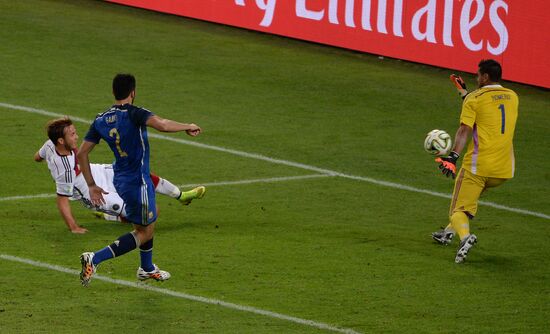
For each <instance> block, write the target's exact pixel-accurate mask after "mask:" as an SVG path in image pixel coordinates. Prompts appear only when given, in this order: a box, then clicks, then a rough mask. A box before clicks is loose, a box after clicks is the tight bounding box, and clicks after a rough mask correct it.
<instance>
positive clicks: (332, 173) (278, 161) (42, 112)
mask: <svg viewBox="0 0 550 334" xmlns="http://www.w3.org/2000/svg"><path fill="white" fill-rule="evenodd" d="M0 107H3V108H7V109H12V110H21V111H26V112H30V113H35V114H40V115H46V116H53V117H62V116H65V115H63V114H58V113H53V112H50V111H46V110H42V109H36V108H30V107H24V106H18V105H13V104H9V103H2V102H0ZM70 117H71V119H73V120H74V121H78V122H82V123H86V124H90V123H91V121H89V120H86V119H83V118H79V117H73V116H70ZM149 137H152V138H158V139H164V140H168V141H172V142H176V143H180V144H185V145H190V146H195V147H200V148H205V149H209V150H214V151H219V152H225V153H230V154H233V155H237V156H240V157H245V158H251V159H256V160H262V161H267V162H270V163H274V164H279V165H285V166H291V167H296V168H301V169H305V170H310V171H314V172H317V173H321V174H326V175H330V176H339V177H343V178H347V179H352V180H357V181H363V182H369V183H373V184H377V185H381V186H384V187H390V188H395V189H401V190H407V191H412V192H416V193H423V194H428V195H432V196H437V197H444V198H450V195H448V194H443V193H439V192H435V191H431V190H427V189H420V188H416V187H411V186H407V185H404V184H400V183H394V182H388V181H382V180H377V179H373V178H370V177H364V176H356V175H349V174H344V173H340V172H337V171H333V170H330V169H325V168H319V167H315V166H310V165H306V164H302V163H298V162H293V161H288V160H282V159H275V158H270V157H266V156H264V155H261V154H256V153H248V152H243V151H237V150H233V149H229V148H225V147H220V146H214V145H207V144H201V143H198V142H194V141H190V140H185V139H180V138H175V137H168V136H164V135H159V134H156V133H149ZM479 204H480V205H485V206H490V207H492V208H495V209H498V210H504V211H509V212H514V213H520V214H524V215H529V216H534V217H538V218H543V219H548V220H550V215H548V214H545V213H541V212H537V211H530V210H525V209H520V208H513V207H509V206H505V205H501V204H496V203H491V202H481V201H480V202H479Z"/></svg>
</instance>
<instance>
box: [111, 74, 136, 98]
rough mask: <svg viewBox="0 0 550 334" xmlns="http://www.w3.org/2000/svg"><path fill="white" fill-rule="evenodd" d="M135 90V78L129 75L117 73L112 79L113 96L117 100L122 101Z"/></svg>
mask: <svg viewBox="0 0 550 334" xmlns="http://www.w3.org/2000/svg"><path fill="white" fill-rule="evenodd" d="M135 89H136V78H134V76H133V75H131V74H122V73H119V74H117V75H116V76H115V78H114V79H113V95H114V96H115V99H117V100H124V99H125V98H127V97H128V96H130V93H131V92H132V91H133V90H135Z"/></svg>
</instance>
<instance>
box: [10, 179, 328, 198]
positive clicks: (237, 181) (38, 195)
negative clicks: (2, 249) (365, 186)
mask: <svg viewBox="0 0 550 334" xmlns="http://www.w3.org/2000/svg"><path fill="white" fill-rule="evenodd" d="M330 176H331V175H326V174H311V175H296V176H280V177H270V178H265V179H250V180H236V181H220V182H210V183H191V184H182V185H179V186H178V187H179V188H188V187H196V186H206V187H216V186H226V185H241V184H251V183H271V182H283V181H295V180H304V179H314V178H320V177H330ZM55 196H57V195H55V194H36V195H19V196H9V197H0V202H2V201H17V200H25V199H34V198H50V197H55Z"/></svg>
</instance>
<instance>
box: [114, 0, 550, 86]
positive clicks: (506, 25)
mask: <svg viewBox="0 0 550 334" xmlns="http://www.w3.org/2000/svg"><path fill="white" fill-rule="evenodd" d="M108 1H110V2H115V3H119V4H124V5H129V6H135V7H140V8H146V9H150V10H155V11H159V12H163V13H170V14H175V15H180V16H186V17H192V18H196V19H200V20H206V21H211V22H217V23H222V24H227V25H232V26H237V27H241V28H246V29H252V30H258V31H262V32H267V33H271V34H277V35H283V36H288V37H292V38H298V39H303V40H307V41H312V42H317V43H323V44H328V45H333V46H338V47H342V48H347V49H353V50H358V51H363V52H368V53H373V54H377V55H383V56H387V57H393V58H399V59H404V60H410V61H414V62H419V63H425V64H430V65H435V66H440V67H446V68H451V69H455V70H459V71H465V72H474V71H475V70H476V69H477V63H478V62H479V60H481V59H483V58H493V59H496V60H498V61H499V62H500V63H501V64H502V65H503V76H504V79H506V80H512V81H517V82H522V83H527V84H531V85H536V86H541V87H546V88H550V57H549V56H548V55H549V54H550V1H549V0H108Z"/></svg>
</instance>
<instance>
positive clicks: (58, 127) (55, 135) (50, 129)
mask: <svg viewBox="0 0 550 334" xmlns="http://www.w3.org/2000/svg"><path fill="white" fill-rule="evenodd" d="M71 125H73V121H71V119H70V118H69V117H63V118H57V119H52V120H51V121H49V122H48V123H47V124H46V132H47V133H48V138H50V140H51V141H52V142H53V143H54V145H57V140H58V139H59V138H64V137H65V128H66V127H68V126H71Z"/></svg>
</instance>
